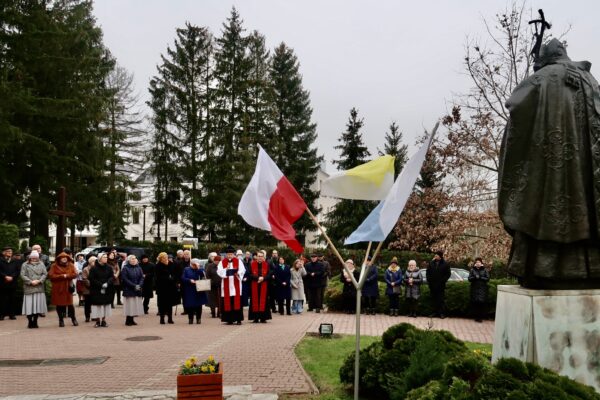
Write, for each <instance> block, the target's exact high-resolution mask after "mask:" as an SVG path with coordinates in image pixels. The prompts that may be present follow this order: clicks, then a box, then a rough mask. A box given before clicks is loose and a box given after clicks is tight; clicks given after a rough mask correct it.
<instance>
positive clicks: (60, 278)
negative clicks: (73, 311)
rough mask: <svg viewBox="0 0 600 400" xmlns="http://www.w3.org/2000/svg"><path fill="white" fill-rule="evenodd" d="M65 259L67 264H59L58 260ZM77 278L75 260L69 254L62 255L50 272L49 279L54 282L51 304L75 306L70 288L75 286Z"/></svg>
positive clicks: (57, 258)
mask: <svg viewBox="0 0 600 400" xmlns="http://www.w3.org/2000/svg"><path fill="white" fill-rule="evenodd" d="M63 257H66V258H67V264H66V265H60V264H58V260H60V259H61V258H63ZM76 277H77V270H76V269H75V264H74V263H73V259H72V258H71V257H70V256H69V255H68V254H67V253H60V254H59V255H58V257H56V260H55V261H54V263H53V264H52V266H51V267H50V271H48V278H49V279H50V281H52V291H51V293H52V295H51V304H54V305H55V306H70V305H72V304H73V293H71V292H70V291H69V287H70V286H71V285H73V279H75V278H76ZM73 286H74V285H73Z"/></svg>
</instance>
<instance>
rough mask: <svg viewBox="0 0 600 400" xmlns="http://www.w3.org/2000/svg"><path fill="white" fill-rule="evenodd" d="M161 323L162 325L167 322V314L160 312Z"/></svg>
mask: <svg viewBox="0 0 600 400" xmlns="http://www.w3.org/2000/svg"><path fill="white" fill-rule="evenodd" d="M160 324H161V325H164V324H165V316H164V314H160Z"/></svg>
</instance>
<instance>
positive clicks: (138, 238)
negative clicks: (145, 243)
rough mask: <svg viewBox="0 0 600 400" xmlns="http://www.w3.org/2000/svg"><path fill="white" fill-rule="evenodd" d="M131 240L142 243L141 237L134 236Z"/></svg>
mask: <svg viewBox="0 0 600 400" xmlns="http://www.w3.org/2000/svg"><path fill="white" fill-rule="evenodd" d="M131 240H133V241H134V242H139V241H140V237H139V236H132V237H131Z"/></svg>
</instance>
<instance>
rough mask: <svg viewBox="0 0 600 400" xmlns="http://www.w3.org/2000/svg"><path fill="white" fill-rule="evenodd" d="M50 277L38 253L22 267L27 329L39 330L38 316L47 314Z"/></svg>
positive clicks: (32, 255) (35, 252)
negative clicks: (47, 292)
mask: <svg viewBox="0 0 600 400" xmlns="http://www.w3.org/2000/svg"><path fill="white" fill-rule="evenodd" d="M47 276H48V271H46V266H45V265H44V263H43V262H42V261H41V260H40V255H39V253H38V252H37V251H32V252H31V253H29V256H28V257H27V261H25V262H24V263H23V265H22V266H21V280H22V281H23V314H25V315H26V316H27V321H28V324H27V328H29V329H31V328H39V326H38V323H37V321H38V316H39V315H40V314H43V313H46V312H47V311H48V307H47V306H46V293H45V290H44V289H45V287H46V286H45V282H46V277H47Z"/></svg>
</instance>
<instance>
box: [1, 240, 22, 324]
mask: <svg viewBox="0 0 600 400" xmlns="http://www.w3.org/2000/svg"><path fill="white" fill-rule="evenodd" d="M12 255H13V249H12V247H9V246H7V247H4V248H3V249H2V257H0V320H3V319H4V317H6V316H8V318H9V319H17V318H16V317H15V302H16V290H17V278H18V277H19V274H20V273H21V263H20V262H19V261H17V260H14V259H13V258H12Z"/></svg>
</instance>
